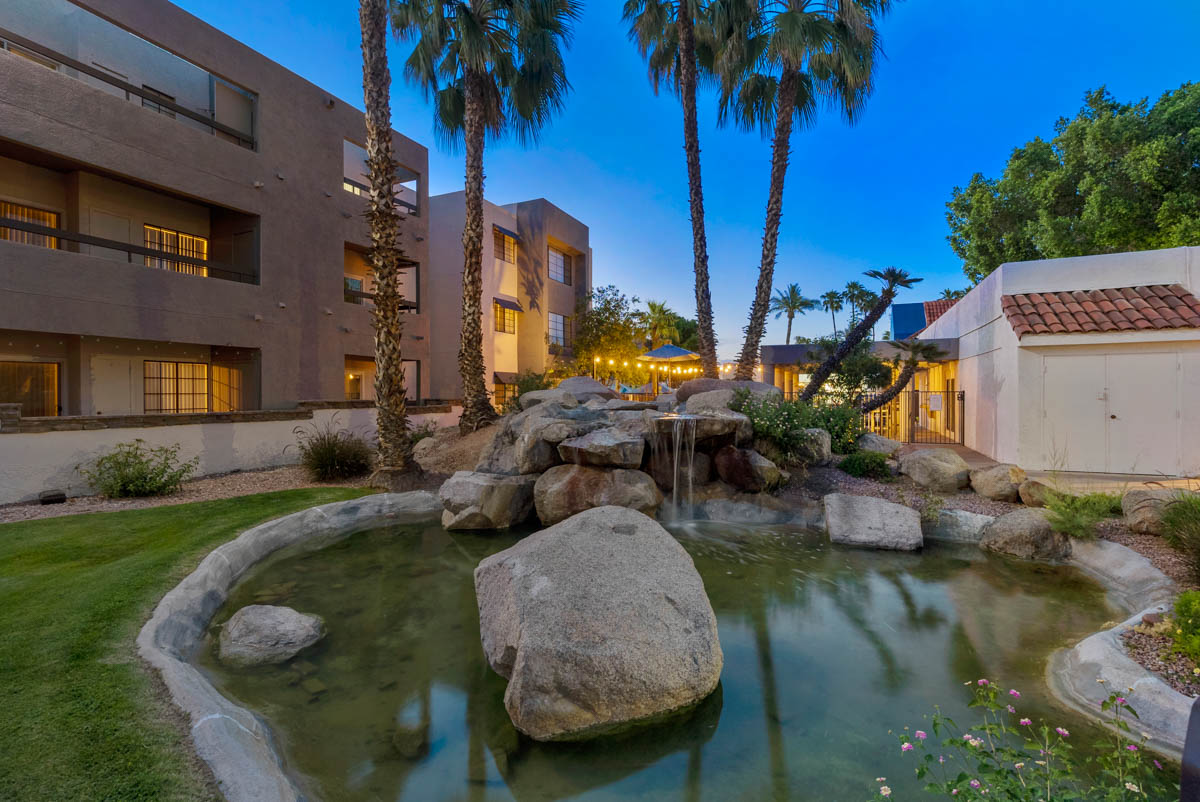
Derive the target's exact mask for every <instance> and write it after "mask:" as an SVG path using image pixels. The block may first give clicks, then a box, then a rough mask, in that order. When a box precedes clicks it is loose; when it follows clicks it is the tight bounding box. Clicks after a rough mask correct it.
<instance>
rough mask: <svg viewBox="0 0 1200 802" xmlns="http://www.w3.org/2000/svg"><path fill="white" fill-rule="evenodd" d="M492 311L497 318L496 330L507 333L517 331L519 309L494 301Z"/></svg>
mask: <svg viewBox="0 0 1200 802" xmlns="http://www.w3.org/2000/svg"><path fill="white" fill-rule="evenodd" d="M492 312H493V314H494V315H495V318H496V331H499V332H503V333H505V334H516V333H517V311H516V310H515V309H508V308H506V307H503V306H501V305H500V304H498V303H493V304H492Z"/></svg>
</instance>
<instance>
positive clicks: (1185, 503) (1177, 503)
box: [1163, 492, 1200, 578]
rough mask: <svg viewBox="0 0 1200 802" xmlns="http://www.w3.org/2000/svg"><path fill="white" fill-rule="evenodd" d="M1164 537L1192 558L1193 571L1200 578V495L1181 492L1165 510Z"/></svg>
mask: <svg viewBox="0 0 1200 802" xmlns="http://www.w3.org/2000/svg"><path fill="white" fill-rule="evenodd" d="M1163 537H1164V538H1165V539H1166V541H1167V542H1168V543H1170V544H1171V545H1172V546H1174V547H1175V548H1177V549H1180V550H1182V551H1184V552H1186V553H1187V555H1188V556H1189V557H1190V558H1191V560H1192V571H1193V572H1194V573H1195V574H1196V577H1197V578H1200V496H1197V495H1195V494H1194V493H1183V492H1180V494H1179V496H1178V498H1176V499H1175V500H1174V501H1173V502H1172V503H1170V504H1168V505H1167V508H1166V510H1164V511H1163Z"/></svg>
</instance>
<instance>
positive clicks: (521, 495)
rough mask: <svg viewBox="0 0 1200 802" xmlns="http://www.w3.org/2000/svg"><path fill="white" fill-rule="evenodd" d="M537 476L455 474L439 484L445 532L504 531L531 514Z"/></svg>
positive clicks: (464, 472)
mask: <svg viewBox="0 0 1200 802" xmlns="http://www.w3.org/2000/svg"><path fill="white" fill-rule="evenodd" d="M536 481H537V476H534V475H526V476H503V475H500V474H494V473H478V472H476V471H458V472H456V473H455V474H454V475H453V476H451V477H450V478H449V479H447V480H446V481H445V482H443V483H442V487H441V489H440V490H439V491H438V497H439V498H440V499H441V500H442V506H443V507H445V510H444V511H443V512H442V526H443V527H444V528H446V529H450V530H455V529H505V528H507V527H510V526H517V525H518V524H522V523H524V522H525V521H526V520H528V519H529V516H530V515H532V514H533V484H534V482H536Z"/></svg>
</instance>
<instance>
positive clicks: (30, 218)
mask: <svg viewBox="0 0 1200 802" xmlns="http://www.w3.org/2000/svg"><path fill="white" fill-rule="evenodd" d="M0 217H7V218H8V219H9V220H17V221H19V222H22V223H33V224H34V225H38V226H45V227H46V228H58V213H57V212H48V211H46V210H45V209H35V208H34V207H32V206H22V205H21V204H19V203H9V202H8V201H0ZM0 239H3V240H8V241H9V242H21V243H24V244H25V245H40V246H41V247H43V248H57V247H58V237H51V236H49V235H47V234H34V233H33V232H30V231H22V230H20V229H17V228H4V227H3V226H0Z"/></svg>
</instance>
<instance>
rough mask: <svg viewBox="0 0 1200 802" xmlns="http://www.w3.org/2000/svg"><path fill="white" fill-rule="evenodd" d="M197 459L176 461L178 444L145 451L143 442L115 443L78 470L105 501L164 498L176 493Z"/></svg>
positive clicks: (196, 462) (189, 474)
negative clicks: (107, 450) (110, 499)
mask: <svg viewBox="0 0 1200 802" xmlns="http://www.w3.org/2000/svg"><path fill="white" fill-rule="evenodd" d="M199 463H200V458H199V457H192V458H191V459H190V460H186V461H184V462H180V461H179V444H178V443H176V444H175V445H172V446H159V447H158V448H147V447H146V441H145V440H141V439H137V440H134V441H133V442H130V443H117V445H116V446H114V447H113V450H112V451H110V452H108V453H107V454H104V455H102V456H100V457H97V458H96V459H95V460H94V461H93V462H92V463H91V464H90V465H88V466H80V467H79V468H78V471H79V473H80V474H82V475H83V478H84V479H87V481H88V484H89V485H91V486H92V489H94V490H95V491H96V492H97V493H99V494H100V495H102V496H107V497H108V498H129V497H130V496H165V495H168V494H170V493H174V492H176V491H178V490H179V488H180V486H181V485H182V484H183V483H184V481H185V480H186V479H187V478H188V477H189V476H191V475H192V473H193V472H194V471H195V470H196V466H197V465H198V464H199Z"/></svg>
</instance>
